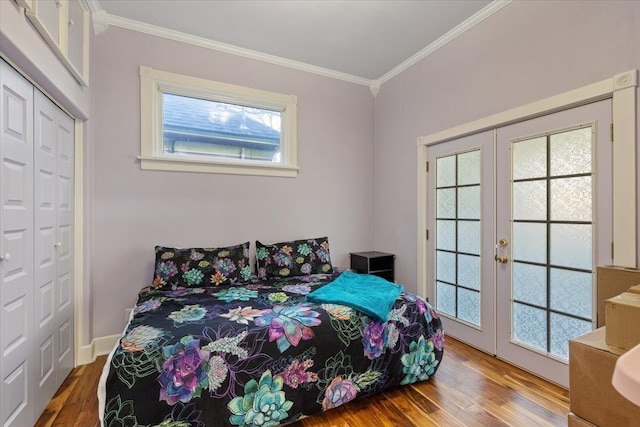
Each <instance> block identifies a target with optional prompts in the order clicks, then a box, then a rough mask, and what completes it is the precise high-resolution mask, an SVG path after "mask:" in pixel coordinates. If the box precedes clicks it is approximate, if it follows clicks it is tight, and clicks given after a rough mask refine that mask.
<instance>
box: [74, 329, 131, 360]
mask: <svg viewBox="0 0 640 427" xmlns="http://www.w3.org/2000/svg"><path fill="white" fill-rule="evenodd" d="M120 337H121V335H109V336H106V337H98V338H95V339H94V340H93V341H91V344H89V345H85V346H82V347H80V348H79V349H78V360H76V365H78V366H79V365H87V364H89V363H93V362H95V360H96V358H97V357H98V356H102V355H105V354H109V353H110V352H111V350H112V349H113V346H115V345H116V343H117V342H118V339H120Z"/></svg>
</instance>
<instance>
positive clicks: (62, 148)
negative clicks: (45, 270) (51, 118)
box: [54, 109, 75, 387]
mask: <svg viewBox="0 0 640 427" xmlns="http://www.w3.org/2000/svg"><path fill="white" fill-rule="evenodd" d="M56 115H57V120H56V125H57V141H58V151H57V153H58V158H57V162H56V166H57V180H56V185H57V191H56V206H57V209H56V223H57V240H56V242H55V244H54V246H55V248H56V249H55V256H56V283H57V287H58V294H57V298H56V304H57V305H56V310H57V312H56V324H57V340H58V345H57V347H56V348H57V354H56V357H57V364H58V366H57V384H58V387H59V386H60V385H61V384H62V382H63V381H64V379H65V378H66V377H67V375H69V373H70V372H71V370H72V369H73V367H74V364H75V359H74V351H73V349H74V339H73V337H74V318H73V316H74V306H75V298H74V286H73V283H74V280H73V173H74V163H73V161H74V159H73V154H74V140H75V132H74V121H73V119H72V118H71V117H69V116H67V115H66V114H65V113H64V112H63V111H62V110H60V109H57V114H56Z"/></svg>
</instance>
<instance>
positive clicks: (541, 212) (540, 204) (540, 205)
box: [513, 181, 547, 221]
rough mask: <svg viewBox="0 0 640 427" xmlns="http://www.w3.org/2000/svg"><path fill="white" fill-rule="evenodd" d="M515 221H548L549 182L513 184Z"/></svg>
mask: <svg viewBox="0 0 640 427" xmlns="http://www.w3.org/2000/svg"><path fill="white" fill-rule="evenodd" d="M513 219H516V220H517V219H520V220H523V219H524V220H538V221H540V220H542V221H544V220H546V219H547V181H524V182H514V183H513Z"/></svg>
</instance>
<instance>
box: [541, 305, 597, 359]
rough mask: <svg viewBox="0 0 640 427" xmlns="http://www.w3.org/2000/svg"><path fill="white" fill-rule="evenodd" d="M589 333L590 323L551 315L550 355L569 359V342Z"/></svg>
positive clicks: (559, 315)
mask: <svg viewBox="0 0 640 427" xmlns="http://www.w3.org/2000/svg"><path fill="white" fill-rule="evenodd" d="M587 332H591V322H585V321H584V320H580V319H575V318H573V317H567V316H563V315H561V314H556V313H551V351H550V352H551V354H553V355H555V356H558V357H561V358H563V359H565V360H566V359H569V340H572V339H574V338H576V337H579V336H580V335H583V334H586V333H587Z"/></svg>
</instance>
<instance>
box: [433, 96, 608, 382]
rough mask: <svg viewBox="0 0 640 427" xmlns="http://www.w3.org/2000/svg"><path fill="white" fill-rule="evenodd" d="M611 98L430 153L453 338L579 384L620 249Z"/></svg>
mask: <svg viewBox="0 0 640 427" xmlns="http://www.w3.org/2000/svg"><path fill="white" fill-rule="evenodd" d="M610 123H611V102H610V100H605V101H599V102H596V103H592V104H588V105H585V106H581V107H577V108H573V109H570V110H565V111H562V112H559V113H554V114H551V115H547V116H543V117H540V118H536V119H532V120H527V121H523V122H520V123H516V124H513V125H509V126H505V127H501V128H498V129H495V130H492V131H487V132H483V133H479V134H475V135H472V136H468V137H464V138H459V139H456V140H454V141H449V142H445V143H442V144H438V145H435V146H432V147H429V163H430V165H435V168H433V169H432V171H431V172H429V175H428V179H429V183H428V194H427V200H428V205H429V206H430V207H431V208H430V209H429V210H428V224H429V228H430V229H432V230H435V233H434V234H435V238H434V239H430V241H429V249H430V250H429V252H428V253H429V262H428V271H429V272H430V273H429V276H428V277H429V287H430V295H432V296H433V300H434V304H435V307H436V309H437V310H438V311H439V312H440V313H441V314H442V317H443V318H444V322H445V331H446V332H447V333H448V334H450V335H451V336H454V337H456V338H459V339H461V340H463V341H465V342H468V343H469V344H471V345H474V346H476V347H478V348H480V349H482V350H484V351H486V352H489V353H492V354H495V355H497V356H498V357H500V358H503V359H505V360H507V361H509V362H511V363H513V364H515V365H518V366H520V367H522V368H524V369H526V370H529V371H531V372H533V373H536V374H538V375H540V376H542V377H545V378H547V379H549V380H551V381H553V382H556V383H558V384H561V385H563V386H568V378H569V376H568V366H567V359H568V341H569V340H570V339H572V338H574V337H576V336H579V335H582V334H583V333H585V332H588V331H590V330H592V329H593V327H594V325H595V312H596V310H595V303H594V301H595V296H594V295H595V269H596V266H597V265H601V264H610V263H611V261H612V256H611V242H612V214H611V211H612V200H611V193H612V191H611V187H612V184H611V143H610V141H609V137H608V133H609V124H610Z"/></svg>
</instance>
